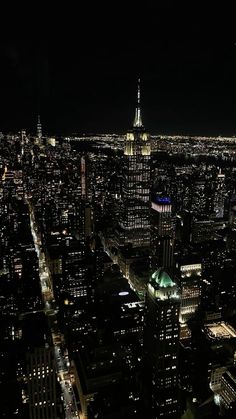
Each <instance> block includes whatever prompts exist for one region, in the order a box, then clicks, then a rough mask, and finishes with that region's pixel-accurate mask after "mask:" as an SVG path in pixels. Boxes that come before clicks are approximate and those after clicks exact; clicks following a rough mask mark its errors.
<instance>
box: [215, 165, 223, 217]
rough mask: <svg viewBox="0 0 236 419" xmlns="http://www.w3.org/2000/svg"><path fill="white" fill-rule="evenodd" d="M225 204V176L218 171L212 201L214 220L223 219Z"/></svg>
mask: <svg viewBox="0 0 236 419" xmlns="http://www.w3.org/2000/svg"><path fill="white" fill-rule="evenodd" d="M224 203H225V175H224V174H223V173H221V170H220V171H219V173H218V175H217V178H216V181H215V194H214V199H213V204H214V213H215V216H216V218H223V217H224Z"/></svg>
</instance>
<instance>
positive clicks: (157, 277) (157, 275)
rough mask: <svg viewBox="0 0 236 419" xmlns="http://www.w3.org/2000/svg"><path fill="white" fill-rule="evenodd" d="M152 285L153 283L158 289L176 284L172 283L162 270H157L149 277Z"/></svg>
mask: <svg viewBox="0 0 236 419" xmlns="http://www.w3.org/2000/svg"><path fill="white" fill-rule="evenodd" d="M151 282H152V284H153V283H154V282H155V283H156V284H157V285H159V287H160V288H167V287H174V286H176V283H175V282H173V281H172V279H171V278H170V276H169V275H168V273H167V272H165V271H164V269H162V268H158V269H157V271H155V272H154V273H153V274H152V276H151Z"/></svg>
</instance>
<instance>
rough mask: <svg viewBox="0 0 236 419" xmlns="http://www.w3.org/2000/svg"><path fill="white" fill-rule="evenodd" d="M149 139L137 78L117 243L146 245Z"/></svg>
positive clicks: (148, 216) (127, 139)
mask: <svg viewBox="0 0 236 419" xmlns="http://www.w3.org/2000/svg"><path fill="white" fill-rule="evenodd" d="M150 154H151V147H150V139H149V135H148V133H147V132H146V129H145V128H144V126H143V123H142V115H141V106H140V80H138V94H137V105H136V110H135V118H134V122H133V127H132V129H131V130H129V131H128V132H127V135H126V139H125V144H124V155H123V166H122V178H123V187H122V196H121V198H122V199H121V202H122V204H121V213H120V221H119V236H120V240H119V243H120V245H127V244H132V246H133V247H147V246H149V245H150Z"/></svg>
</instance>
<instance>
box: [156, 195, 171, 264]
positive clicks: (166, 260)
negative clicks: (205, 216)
mask: <svg viewBox="0 0 236 419" xmlns="http://www.w3.org/2000/svg"><path fill="white" fill-rule="evenodd" d="M151 225H152V227H151V232H152V234H151V247H152V254H153V259H154V264H156V266H158V267H162V268H164V269H167V268H168V269H170V268H172V267H173V261H174V239H175V220H174V217H173V215H172V205H171V200H170V198H167V197H164V198H157V199H156V200H155V202H152V209H151Z"/></svg>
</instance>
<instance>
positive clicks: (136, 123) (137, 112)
mask: <svg viewBox="0 0 236 419" xmlns="http://www.w3.org/2000/svg"><path fill="white" fill-rule="evenodd" d="M133 127H134V128H142V127H143V123H142V115H141V106H140V79H138V94H137V105H136V109H135V117H134V123H133Z"/></svg>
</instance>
